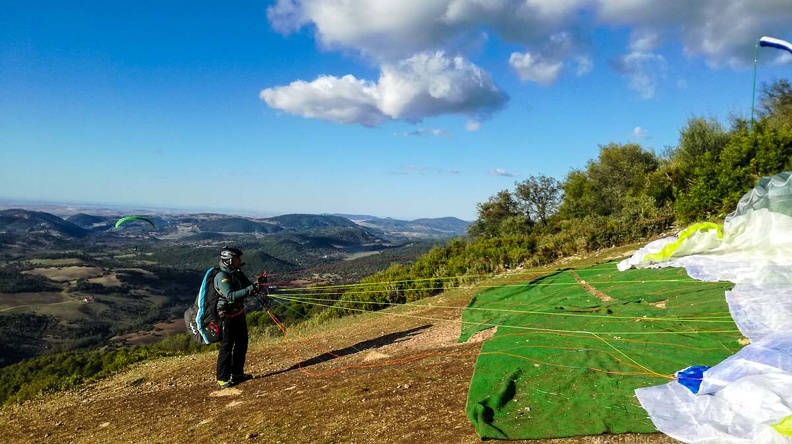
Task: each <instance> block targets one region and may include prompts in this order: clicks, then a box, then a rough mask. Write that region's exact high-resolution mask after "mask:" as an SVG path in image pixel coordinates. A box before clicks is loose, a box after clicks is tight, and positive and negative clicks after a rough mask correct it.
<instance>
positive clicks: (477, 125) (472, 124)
mask: <svg viewBox="0 0 792 444" xmlns="http://www.w3.org/2000/svg"><path fill="white" fill-rule="evenodd" d="M480 129H481V122H477V121H475V120H468V121H467V123H465V130H467V131H470V132H474V131H478V130H480Z"/></svg>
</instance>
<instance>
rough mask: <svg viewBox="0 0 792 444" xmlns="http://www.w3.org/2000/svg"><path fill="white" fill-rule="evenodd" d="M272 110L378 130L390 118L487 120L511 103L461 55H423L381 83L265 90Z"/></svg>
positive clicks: (328, 81)
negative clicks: (448, 115)
mask: <svg viewBox="0 0 792 444" xmlns="http://www.w3.org/2000/svg"><path fill="white" fill-rule="evenodd" d="M260 97H261V98H262V99H263V100H264V101H265V102H266V103H267V105H269V106H270V107H271V108H275V109H279V110H282V111H285V112H287V113H290V114H296V115H300V116H303V117H310V118H319V119H324V120H329V121H332V122H337V123H347V124H361V125H365V126H376V125H377V124H379V123H381V122H383V121H384V120H386V119H398V120H405V121H408V122H413V123H414V122H419V121H421V120H423V119H424V118H427V117H432V116H439V115H443V114H459V115H465V116H468V117H470V118H473V119H475V120H476V121H482V120H486V119H489V118H490V117H491V115H492V114H493V113H494V112H497V111H498V110H500V109H502V108H503V107H504V106H505V105H506V102H507V101H508V96H507V95H506V94H504V93H503V92H502V91H501V90H500V89H499V88H498V87H497V86H496V85H495V84H494V83H493V82H492V80H491V79H490V77H489V75H488V74H487V73H486V72H484V71H483V70H482V69H480V68H479V67H477V66H476V65H474V64H472V63H470V62H469V61H467V60H465V59H464V58H462V57H448V56H446V55H445V54H444V53H443V52H436V53H422V54H418V55H415V56H413V57H410V58H408V59H406V60H403V61H400V62H398V63H395V64H388V65H385V66H383V68H382V73H381V75H380V78H379V82H378V83H376V84H374V83H372V82H369V81H364V80H358V79H356V78H355V77H353V76H351V75H347V76H344V77H341V78H337V77H332V76H321V77H319V78H317V79H316V80H314V81H313V82H310V83H308V82H304V81H296V82H292V83H291V84H290V85H288V86H281V87H275V88H267V89H265V90H263V91H261V93H260Z"/></svg>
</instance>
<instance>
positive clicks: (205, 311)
mask: <svg viewBox="0 0 792 444" xmlns="http://www.w3.org/2000/svg"><path fill="white" fill-rule="evenodd" d="M219 272H220V267H212V268H210V269H209V270H207V271H206V275H205V276H204V279H203V283H202V284H201V289H200V290H199V291H198V296H197V297H196V298H195V303H194V304H193V305H192V306H191V307H190V308H188V309H187V311H185V312H184V325H185V326H186V327H187V333H189V334H190V336H191V337H192V338H193V339H194V340H195V342H197V343H199V344H204V345H206V344H212V343H214V342H219V341H220V340H221V339H222V337H221V334H220V333H221V328H220V322H221V321H220V315H219V314H218V313H217V299H218V298H219V297H220V294H219V293H218V292H217V289H216V288H215V286H214V278H215V276H216V275H217V273H219Z"/></svg>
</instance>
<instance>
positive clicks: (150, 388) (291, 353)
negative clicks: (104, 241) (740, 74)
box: [0, 252, 675, 444]
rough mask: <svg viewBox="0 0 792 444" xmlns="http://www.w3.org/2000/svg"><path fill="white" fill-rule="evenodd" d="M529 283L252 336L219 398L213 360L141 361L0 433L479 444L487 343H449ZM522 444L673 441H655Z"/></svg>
mask: <svg viewBox="0 0 792 444" xmlns="http://www.w3.org/2000/svg"><path fill="white" fill-rule="evenodd" d="M614 254H619V255H620V254H623V252H620V253H614V252H610V253H609V255H610V256H612V255H614ZM606 257H608V255H606V254H603V255H602V256H600V257H598V258H592V259H590V260H591V261H594V260H603V259H605V258H606ZM536 275H537V274H536V273H532V274H528V273H524V272H516V273H511V274H508V275H504V276H500V277H497V278H495V279H494V280H490V281H487V282H482V283H481V284H479V285H478V286H476V287H474V288H457V289H454V290H451V291H449V292H446V293H443V294H441V295H440V296H437V297H434V298H430V299H426V300H423V301H421V302H419V303H416V304H413V305H411V306H401V307H396V308H392V309H388V310H385V311H383V312H377V313H367V314H364V315H360V316H355V317H350V318H345V319H341V320H336V321H333V322H330V323H326V324H322V325H319V326H314V327H306V328H304V329H299V330H295V331H292V330H289V331H287V338H286V339H284V338H283V337H280V336H279V337H276V338H254V340H253V342H252V344H251V348H250V351H249V354H248V365H247V370H248V371H249V372H252V373H254V374H255V375H256V378H255V379H253V380H251V381H247V382H245V383H243V384H240V385H239V386H236V387H234V388H231V389H227V390H223V391H218V390H216V389H215V387H214V381H213V372H214V363H215V359H216V352H210V353H204V354H200V355H194V356H183V357H177V358H168V359H161V360H158V361H154V362H147V363H143V364H140V365H137V366H135V367H133V368H130V369H129V370H127V371H123V372H121V373H119V374H117V375H115V376H113V377H111V378H108V379H105V380H100V381H97V382H94V383H92V384H90V385H87V386H84V387H82V388H80V389H77V390H73V391H70V392H66V393H60V394H54V395H50V396H48V397H45V398H43V399H40V400H36V401H29V402H26V403H24V404H22V405H18V406H9V407H5V408H3V410H2V415H0V431H2V432H3V435H4V437H5V440H6V442H15V443H16V442H74V443H106V442H265V443H309V442H310V443H347V442H356V443H415V442H432V443H435V442H436V443H471V444H472V443H478V442H481V441H480V439H479V438H478V436H477V435H476V433H475V431H474V429H473V426H472V425H471V423H470V421H469V420H468V418H467V417H466V415H465V402H466V397H467V390H468V384H469V382H470V379H471V376H472V373H473V367H474V364H475V362H476V359H477V355H478V353H479V350H480V347H481V342H482V341H483V340H484V339H485V337H486V335H479V336H474V337H473V338H471V340H470V341H468V342H466V343H461V344H460V343H457V342H456V340H457V338H458V336H459V333H460V314H461V312H462V310H463V309H464V308H465V307H466V306H467V304H468V302H469V301H470V299H471V297H472V296H473V295H474V294H475V293H477V292H478V291H479V290H480V289H482V288H484V287H487V286H491V285H495V284H497V285H504V284H509V283H517V282H524V281H527V280H529V279H530V278H532V277H535V276H536ZM531 442H540V443H601V444H604V443H606V442H620V443H627V442H642V443H672V442H675V441H673V440H671V439H670V438H668V437H666V436H664V435H659V434H656V435H618V436H607V435H602V436H596V437H579V438H568V439H550V440H539V441H531Z"/></svg>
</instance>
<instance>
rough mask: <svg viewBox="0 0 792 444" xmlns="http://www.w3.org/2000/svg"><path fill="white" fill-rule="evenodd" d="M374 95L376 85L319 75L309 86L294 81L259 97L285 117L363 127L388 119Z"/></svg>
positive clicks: (376, 90) (262, 93)
mask: <svg viewBox="0 0 792 444" xmlns="http://www.w3.org/2000/svg"><path fill="white" fill-rule="evenodd" d="M378 96H379V91H378V88H377V86H376V85H374V84H372V83H370V82H366V81H363V80H358V79H356V78H355V77H353V76H351V75H347V76H344V77H341V78H337V77H332V76H321V77H319V78H317V79H316V80H314V81H313V82H310V83H308V82H304V81H302V80H298V81H295V82H292V83H291V84H290V85H289V86H279V87H275V88H267V89H265V90H263V91H261V93H260V94H259V97H260V98H261V99H262V100H264V101H265V102H267V105H269V106H270V107H271V108H276V109H279V110H282V111H285V112H287V113H289V114H297V115H300V116H303V117H309V118H319V119H324V120H329V121H331V122H336V123H358V124H361V125H364V126H375V125H377V124H379V123H381V122H382V121H384V120H386V119H387V118H388V116H386V115H385V114H383V113H382V111H380V109H379V108H378V107H377V102H378V98H379V97H378Z"/></svg>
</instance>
